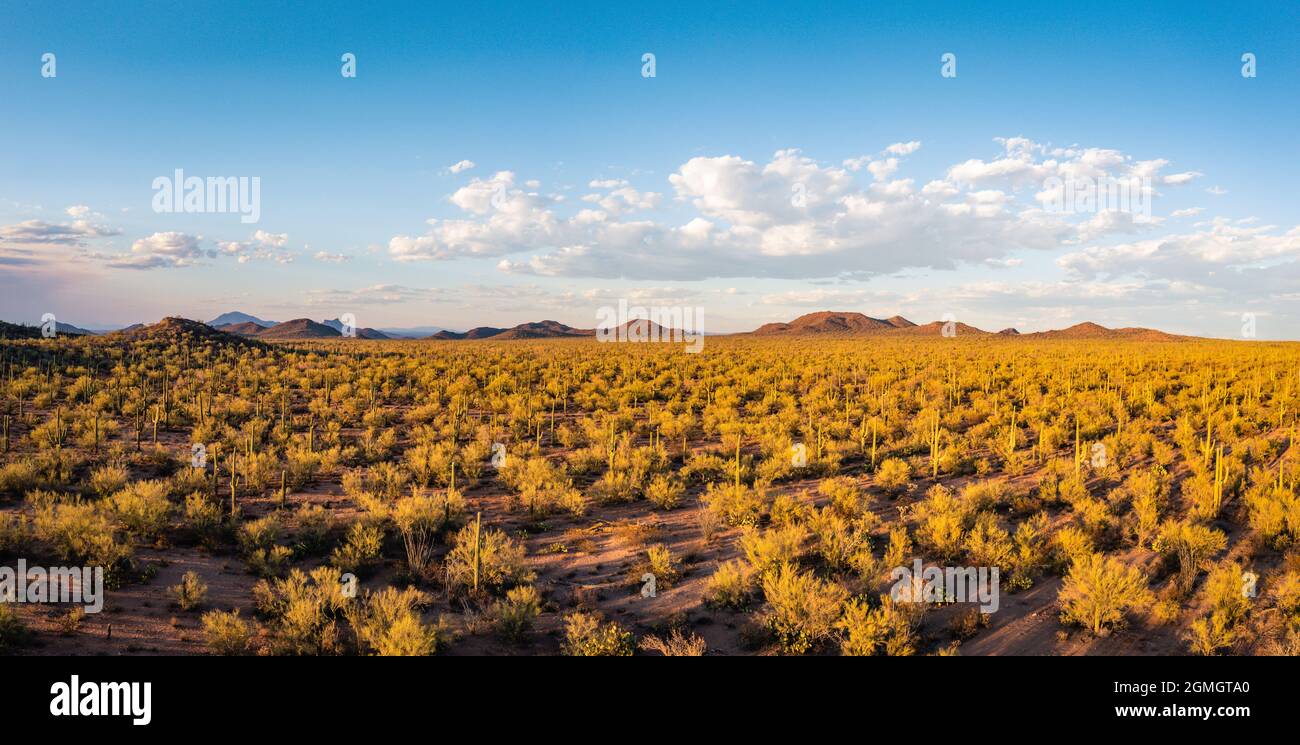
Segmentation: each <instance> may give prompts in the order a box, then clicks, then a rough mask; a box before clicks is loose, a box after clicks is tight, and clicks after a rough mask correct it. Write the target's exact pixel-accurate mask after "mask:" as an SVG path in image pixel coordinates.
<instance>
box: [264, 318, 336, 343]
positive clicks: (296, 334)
mask: <svg viewBox="0 0 1300 745" xmlns="http://www.w3.org/2000/svg"><path fill="white" fill-rule="evenodd" d="M341 336H343V335H342V334H340V333H339V332H338V331H335V330H334V329H332V328H330V327H329V326H326V325H325V324H323V323H317V322H315V321H313V320H311V319H310V318H295V319H294V320H292V321H285V322H284V323H277V324H276V325H274V326H272V327H271V328H269V329H266V330H264V331H262V332H261V333H259V334H258V335H257V338H259V339H334V338H338V337H341Z"/></svg>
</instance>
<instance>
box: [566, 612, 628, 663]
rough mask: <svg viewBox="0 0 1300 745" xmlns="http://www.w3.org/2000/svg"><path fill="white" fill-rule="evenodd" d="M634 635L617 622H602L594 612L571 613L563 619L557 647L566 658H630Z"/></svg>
mask: <svg viewBox="0 0 1300 745" xmlns="http://www.w3.org/2000/svg"><path fill="white" fill-rule="evenodd" d="M634 642H635V637H633V636H632V632H630V631H625V630H624V629H623V628H622V627H620V626H619V625H618V624H617V623H614V622H613V621H610V622H609V623H602V622H601V617H600V616H599V615H598V614H595V613H571V614H569V615H568V616H567V617H566V618H565V619H564V643H563V644H562V645H561V648H562V649H563V650H564V654H566V655H569V656H570V657H631V656H632V652H633V651H635V649H636V647H635V644H634Z"/></svg>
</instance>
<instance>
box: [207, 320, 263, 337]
mask: <svg viewBox="0 0 1300 745" xmlns="http://www.w3.org/2000/svg"><path fill="white" fill-rule="evenodd" d="M214 328H216V330H217V331H224V332H226V333H227V334H238V335H240V336H257V335H258V334H260V333H262V332H263V331H265V330H266V328H267V327H265V326H259V325H257V324H256V323H253V322H252V321H244V322H243V323H227V324H225V325H224V326H215V327H214Z"/></svg>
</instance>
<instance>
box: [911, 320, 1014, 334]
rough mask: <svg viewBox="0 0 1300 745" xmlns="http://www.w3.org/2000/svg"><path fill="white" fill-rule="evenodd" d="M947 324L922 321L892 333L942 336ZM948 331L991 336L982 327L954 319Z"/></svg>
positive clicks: (945, 322)
mask: <svg viewBox="0 0 1300 745" xmlns="http://www.w3.org/2000/svg"><path fill="white" fill-rule="evenodd" d="M948 325H949V322H948V321H931V322H930V323H924V324H921V325H920V326H912V327H910V328H904V329H898V330H897V331H895V332H893V334H892V335H893V336H943V335H944V327H945V326H948ZM950 332H953V333H954V335H956V336H992V334H991V333H990V332H988V331H985V330H984V329H977V328H975V327H974V326H968V325H966V324H964V323H957V322H955V321H954V322H952V328H951V329H950Z"/></svg>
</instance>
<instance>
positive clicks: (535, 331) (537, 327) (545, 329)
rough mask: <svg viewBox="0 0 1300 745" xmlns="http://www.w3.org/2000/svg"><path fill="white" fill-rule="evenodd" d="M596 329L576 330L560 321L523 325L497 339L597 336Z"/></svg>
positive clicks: (505, 332)
mask: <svg viewBox="0 0 1300 745" xmlns="http://www.w3.org/2000/svg"><path fill="white" fill-rule="evenodd" d="M595 335H596V331H595V329H575V328H574V327H572V326H566V325H565V324H563V323H559V322H558V321H541V322H538V323H521V324H519V325H518V326H515V327H514V328H512V329H506V330H505V331H502V332H501V333H499V334H497V335H496V336H495V338H497V339H552V338H557V337H561V336H595Z"/></svg>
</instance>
